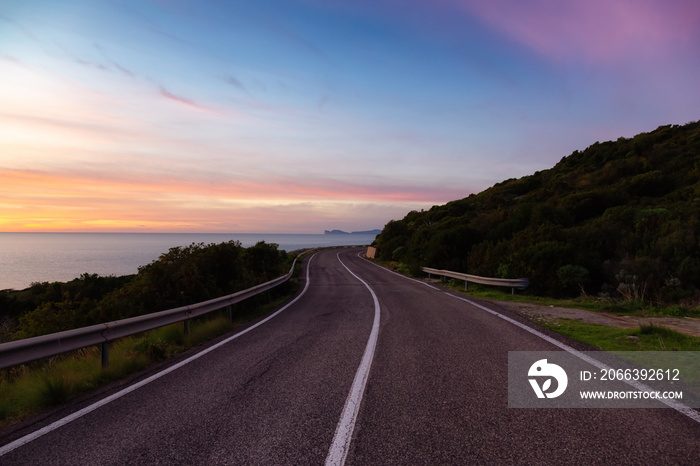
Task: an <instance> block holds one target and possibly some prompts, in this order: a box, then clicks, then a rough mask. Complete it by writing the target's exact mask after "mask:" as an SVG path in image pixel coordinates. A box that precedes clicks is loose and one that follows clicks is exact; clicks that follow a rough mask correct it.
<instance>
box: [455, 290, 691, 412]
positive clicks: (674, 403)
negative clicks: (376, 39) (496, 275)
mask: <svg viewBox="0 0 700 466" xmlns="http://www.w3.org/2000/svg"><path fill="white" fill-rule="evenodd" d="M445 294H446V295H447V296H451V297H452V298H455V299H459V300H461V301H464V302H467V303H469V304H471V305H472V306H474V307H478V308H479V309H482V310H484V311H486V312H488V313H490V314H493V315H495V316H497V317H500V318H501V319H503V320H505V321H507V322H510V323H511V324H513V325H517V326H518V327H520V328H522V329H523V330H527V331H528V332H530V333H532V334H533V335H535V336H537V337H539V338H541V339H543V340H545V341H546V342H548V343H551V344H553V345H554V346H557V347H559V348H561V349H563V350H564V351H566V352H568V353H571V354H573V355H574V356H576V357H578V358H579V359H582V360H583V361H586V362H587V363H589V364H591V365H593V366H595V367H597V368H599V369H610V367H609V366H607V365H606V364H604V363H602V362H600V361H598V360H597V359H594V358H592V357H590V356H588V355H586V354H584V353H582V352H581V351H578V350H576V349H574V348H572V347H571V346H569V345H567V344H566V343H562V342H560V341H558V340H555V339H554V338H552V337H550V336H549V335H545V334H544V333H542V332H540V331H538V330H535V329H534V328H532V327H529V326H527V325H525V324H523V323H522V322H518V321H517V320H515V319H511V318H510V317H507V316H504V315H503V314H501V313H500V312H497V311H494V310H493V309H489V308H488V307H486V306H482V305H481V304H478V303H475V302H474V301H471V300H469V299H467V298H463V297H461V296H455V295H453V294H451V293H445ZM625 382H626V383H627V384H628V385H631V386H632V387H634V388H636V389H638V390H642V391H653V390H652V389H651V388H650V387H648V386H647V385H645V384H643V383H641V382H637V381H634V380H626V381H625ZM658 401H660V402H662V403H663V404H665V405H666V406H668V407H669V408H673V409H675V410H676V411H678V412H679V413H682V414H685V415H686V416H688V417H689V418H691V419H692V420H694V421H695V422H700V413H698V412H697V411H695V410H694V409H692V408H690V407H689V406H686V405H684V404H683V403H680V402H678V401H676V400H665V399H659V400H658Z"/></svg>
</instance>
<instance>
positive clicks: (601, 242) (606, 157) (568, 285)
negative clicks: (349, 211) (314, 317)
mask: <svg viewBox="0 0 700 466" xmlns="http://www.w3.org/2000/svg"><path fill="white" fill-rule="evenodd" d="M699 227H700V122H694V123H688V124H686V125H683V126H677V125H675V126H670V125H669V126H662V127H659V128H657V129H656V130H655V131H652V132H650V133H642V134H639V135H637V136H635V137H634V138H631V139H625V138H620V139H618V140H617V141H614V142H613V141H609V142H604V143H598V142H596V143H595V144H593V145H592V146H590V147H588V148H587V149H585V150H584V151H581V152H579V151H575V152H574V153H572V154H571V155H569V156H568V157H564V158H563V159H562V160H561V161H560V162H559V163H558V164H557V165H555V166H554V167H553V168H551V169H549V170H543V171H540V172H536V173H534V174H533V175H530V176H525V177H523V178H520V179H510V180H506V181H503V182H501V183H498V184H496V185H494V186H493V187H491V188H489V189H487V190H485V191H483V192H481V193H479V194H472V195H470V196H469V197H467V198H464V199H460V200H457V201H453V202H449V203H447V204H445V205H440V206H434V207H432V208H431V209H430V210H428V211H421V212H416V211H413V212H410V213H409V214H407V215H406V216H405V217H404V218H403V219H402V220H396V221H391V222H389V223H388V224H387V225H386V226H385V227H384V229H383V231H382V233H381V234H380V235H379V237H378V238H377V243H376V245H377V248H378V254H379V258H380V259H383V260H393V261H398V262H401V263H403V264H406V265H407V266H408V267H409V268H410V269H411V271H412V272H414V273H418V272H419V267H420V266H429V267H436V268H444V269H449V270H454V271H461V272H467V273H471V274H475V275H482V276H490V277H502V278H518V277H528V278H529V279H530V292H532V293H536V294H543V295H549V296H562V295H570V296H571V295H577V294H579V293H580V292H581V289H582V288H583V289H585V292H586V293H588V294H600V295H603V296H612V297H623V298H632V299H637V298H642V299H647V300H654V301H664V302H678V301H684V302H692V303H694V304H697V303H698V302H699V301H700V245H699V244H698V231H699Z"/></svg>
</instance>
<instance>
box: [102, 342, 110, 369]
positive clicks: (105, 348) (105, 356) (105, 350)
mask: <svg viewBox="0 0 700 466" xmlns="http://www.w3.org/2000/svg"><path fill="white" fill-rule="evenodd" d="M101 346H102V369H107V366H109V342H107V341H105V342H103V343H102V345H101Z"/></svg>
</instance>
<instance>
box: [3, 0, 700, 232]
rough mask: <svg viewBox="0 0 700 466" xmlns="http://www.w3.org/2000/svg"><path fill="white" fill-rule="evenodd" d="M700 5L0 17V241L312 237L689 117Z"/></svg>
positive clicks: (43, 5) (352, 6)
mask: <svg viewBox="0 0 700 466" xmlns="http://www.w3.org/2000/svg"><path fill="white" fill-rule="evenodd" d="M699 50H700V2H697V0H528V1H526V0H349V1H345V0H298V1H285V0H256V1H250V0H243V1H237V0H232V1H223V0H193V1H189V0H188V1H185V0H157V1H156V0H138V1H122V0H83V1H80V0H61V1H55V0H50V1H40V0H0V231H94V232H100V231H110V232H122V231H123V232H222V233H228V232H231V233H234V232H239V233H322V232H323V230H324V229H328V230H330V229H341V230H346V231H357V230H367V229H374V228H382V227H383V226H384V225H385V224H386V223H387V222H388V221H389V220H392V219H400V218H403V217H404V216H405V215H406V214H407V213H408V212H409V211H411V210H421V209H426V210H427V209H429V208H430V207H431V206H433V205H437V204H443V203H445V202H448V201H451V200H455V199H461V198H463V197H467V196H468V195H469V194H471V193H477V192H480V191H482V190H484V189H486V188H488V187H490V186H492V185H493V184H494V183H497V182H500V181H503V180H505V179H509V178H518V177H521V176H525V175H529V174H532V173H534V172H535V171H538V170H544V169H547V168H551V167H552V166H554V165H555V164H556V163H557V162H558V161H559V160H561V158H562V157H564V156H567V155H569V154H571V153H572V152H573V151H575V150H582V149H585V148H586V147H588V146H590V145H591V144H593V143H595V142H596V141H606V140H615V139H617V138H619V137H632V136H634V135H635V134H638V133H640V132H646V131H651V130H653V129H655V128H657V127H658V126H660V125H666V124H684V123H688V122H690V121H697V120H698V119H700V79H698V76H700V53H699V52H698V51H699Z"/></svg>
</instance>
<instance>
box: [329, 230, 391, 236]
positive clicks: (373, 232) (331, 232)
mask: <svg viewBox="0 0 700 466" xmlns="http://www.w3.org/2000/svg"><path fill="white" fill-rule="evenodd" d="M381 232H382V230H366V231H353V232H350V233H348V232H347V231H343V230H323V234H324V235H378V234H379V233H381Z"/></svg>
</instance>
